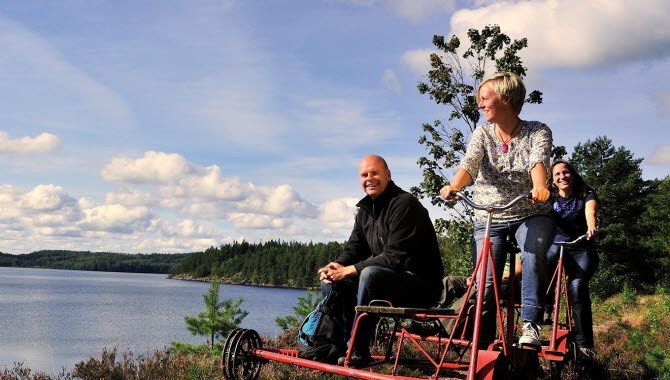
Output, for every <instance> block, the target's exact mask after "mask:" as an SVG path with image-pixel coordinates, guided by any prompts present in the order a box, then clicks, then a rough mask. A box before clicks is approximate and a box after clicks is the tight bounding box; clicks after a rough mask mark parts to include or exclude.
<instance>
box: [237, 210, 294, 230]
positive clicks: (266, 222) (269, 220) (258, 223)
mask: <svg viewBox="0 0 670 380" xmlns="http://www.w3.org/2000/svg"><path fill="white" fill-rule="evenodd" d="M228 220H229V221H230V222H231V223H233V225H234V226H235V227H237V228H249V229H265V228H275V229H276V228H284V227H286V221H285V220H284V219H281V218H274V217H272V216H270V215H262V214H252V213H241V212H234V213H231V214H229V215H228Z"/></svg>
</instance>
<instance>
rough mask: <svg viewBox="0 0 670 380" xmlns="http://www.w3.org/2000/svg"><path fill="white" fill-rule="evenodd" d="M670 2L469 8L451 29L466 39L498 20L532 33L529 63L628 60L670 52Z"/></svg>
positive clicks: (549, 0) (516, 32) (570, 1)
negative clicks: (474, 30)
mask: <svg viewBox="0 0 670 380" xmlns="http://www.w3.org/2000/svg"><path fill="white" fill-rule="evenodd" d="M669 17H670V2H668V1H665V0H645V1H640V2H637V3H635V4H634V5H633V4H632V3H631V2H630V1H628V0H610V1H582V0H562V1H558V0H543V1H515V2H502V3H496V4H491V5H489V6H486V7H483V8H478V9H463V10H460V11H458V12H456V13H454V15H453V16H452V18H451V33H450V34H456V35H458V36H459V37H461V38H462V41H465V33H466V32H467V30H468V29H469V28H481V26H482V25H488V24H498V25H500V27H501V29H502V31H503V32H504V33H506V34H508V35H509V36H510V37H512V38H517V39H518V38H522V37H527V38H528V44H529V47H528V48H527V49H525V50H524V51H522V56H523V57H524V62H525V63H527V64H528V65H531V66H533V65H537V66H544V67H586V66H597V65H606V64H613V63H625V62H632V61H638V60H644V59H647V58H655V57H661V56H666V55H668V54H669V53H670V28H665V27H661V25H665V24H666V22H667V19H668V18H669Z"/></svg>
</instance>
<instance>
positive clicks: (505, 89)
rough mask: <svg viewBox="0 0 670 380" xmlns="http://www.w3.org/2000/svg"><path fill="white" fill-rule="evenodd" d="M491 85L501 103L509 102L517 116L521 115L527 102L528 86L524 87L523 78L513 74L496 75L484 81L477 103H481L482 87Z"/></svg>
mask: <svg viewBox="0 0 670 380" xmlns="http://www.w3.org/2000/svg"><path fill="white" fill-rule="evenodd" d="M487 83H489V84H490V86H491V89H492V90H493V92H494V93H495V94H496V96H497V97H498V100H500V101H501V102H508V103H509V105H510V106H511V107H512V110H513V111H514V113H515V114H516V115H519V114H520V113H521V108H523V103H524V101H525V100H526V86H524V85H523V81H522V80H521V77H520V76H518V75H516V74H514V73H512V72H509V71H508V72H506V73H496V74H493V75H491V76H490V77H488V78H486V79H484V80H483V81H482V83H481V84H480V85H479V88H478V89H477V103H479V101H480V99H479V91H480V90H481V88H482V86H484V85H485V84H487Z"/></svg>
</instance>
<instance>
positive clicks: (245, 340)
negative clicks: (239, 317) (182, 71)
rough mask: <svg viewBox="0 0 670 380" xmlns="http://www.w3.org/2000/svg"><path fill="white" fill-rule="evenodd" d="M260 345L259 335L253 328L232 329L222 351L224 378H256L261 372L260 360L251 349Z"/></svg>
mask: <svg viewBox="0 0 670 380" xmlns="http://www.w3.org/2000/svg"><path fill="white" fill-rule="evenodd" d="M229 343H230V344H229ZM262 347H263V342H262V341H261V337H260V336H259V335H258V333H257V332H256V331H255V330H248V329H240V330H239V331H235V330H234V331H233V332H232V333H231V335H230V336H229V337H228V340H226V344H225V348H224V353H223V362H224V367H225V368H224V375H225V377H226V379H227V380H256V379H257V378H258V375H259V374H260V372H261V364H262V362H261V359H259V358H257V357H256V356H254V355H253V350H254V349H255V348H262Z"/></svg>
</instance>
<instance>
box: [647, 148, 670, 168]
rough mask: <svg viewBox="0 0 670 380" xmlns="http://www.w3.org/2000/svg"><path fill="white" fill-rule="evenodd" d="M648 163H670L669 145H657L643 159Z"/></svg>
mask: <svg viewBox="0 0 670 380" xmlns="http://www.w3.org/2000/svg"><path fill="white" fill-rule="evenodd" d="M645 164H649V165H670V145H659V146H657V147H656V148H655V149H654V152H653V153H652V154H651V156H649V158H647V159H646V160H645Z"/></svg>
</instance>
